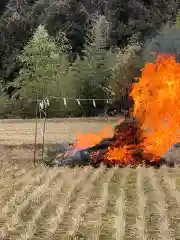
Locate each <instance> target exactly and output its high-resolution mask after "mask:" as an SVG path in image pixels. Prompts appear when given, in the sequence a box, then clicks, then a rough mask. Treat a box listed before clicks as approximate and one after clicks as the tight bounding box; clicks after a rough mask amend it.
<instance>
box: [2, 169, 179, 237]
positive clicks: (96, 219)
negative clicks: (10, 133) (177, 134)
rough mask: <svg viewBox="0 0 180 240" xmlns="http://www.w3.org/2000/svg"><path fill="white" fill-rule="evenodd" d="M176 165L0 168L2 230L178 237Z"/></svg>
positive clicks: (6, 232)
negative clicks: (150, 166)
mask: <svg viewBox="0 0 180 240" xmlns="http://www.w3.org/2000/svg"><path fill="white" fill-rule="evenodd" d="M178 174H179V173H178V169H171V170H169V169H167V168H164V169H161V170H154V169H144V168H138V169H136V170H135V169H128V168H127V169H118V168H111V169H107V168H106V167H104V166H101V167H100V168H97V169H94V168H91V167H84V168H74V169H69V168H54V169H48V168H45V167H43V166H39V167H37V168H35V169H33V168H27V169H23V168H21V167H19V168H18V167H17V166H16V167H12V168H11V172H10V169H8V168H7V169H3V171H2V170H1V179H0V188H1V189H0V191H1V198H0V209H1V210H0V232H1V236H2V237H4V236H9V237H10V238H11V239H22V240H23V239H34V240H36V239H47V240H48V239H104V240H105V239H179V238H178V237H179V236H180V235H179V234H180V230H179V224H180V220H179V219H180V212H179V210H180V205H179V196H180V189H179V187H178V185H177V183H176V177H177V176H178Z"/></svg>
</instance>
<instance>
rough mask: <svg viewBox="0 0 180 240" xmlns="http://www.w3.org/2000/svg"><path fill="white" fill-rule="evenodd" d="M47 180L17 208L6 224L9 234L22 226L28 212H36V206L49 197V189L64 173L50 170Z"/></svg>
mask: <svg viewBox="0 0 180 240" xmlns="http://www.w3.org/2000/svg"><path fill="white" fill-rule="evenodd" d="M48 173H49V176H48V175H47V179H46V180H45V181H44V183H42V184H41V185H40V186H39V187H37V188H36V187H35V188H34V190H33V192H32V193H30V195H29V196H27V198H26V199H25V201H23V202H22V203H21V204H20V205H18V206H17V208H16V209H15V212H13V214H12V215H11V216H10V219H9V220H8V222H7V223H6V224H5V225H6V229H8V231H9V232H11V231H14V230H15V229H16V228H18V226H21V225H22V222H23V216H24V215H25V214H26V211H27V212H28V211H32V209H33V210H35V208H36V205H37V204H40V203H41V198H43V197H45V196H47V194H48V191H49V188H50V187H51V185H52V184H53V182H54V181H55V180H56V179H57V178H58V177H59V176H60V175H62V171H55V170H51V171H50V170H49V171H48V172H47V174H48Z"/></svg>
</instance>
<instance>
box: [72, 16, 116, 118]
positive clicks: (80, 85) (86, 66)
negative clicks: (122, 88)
mask: <svg viewBox="0 0 180 240" xmlns="http://www.w3.org/2000/svg"><path fill="white" fill-rule="evenodd" d="M108 37H109V24H108V22H107V21H106V19H105V17H104V16H99V17H98V18H97V19H96V20H95V22H94V24H93V27H92V29H91V31H90V32H89V34H88V35H87V38H86V45H85V48H84V52H83V53H84V57H83V59H80V58H79V57H78V58H77V59H76V61H75V62H74V64H73V66H72V72H73V74H74V86H75V89H77V90H76V97H79V98H92V99H97V98H101V99H102V98H106V97H107V95H106V92H105V91H104V90H103V87H107V86H108V85H109V80H110V77H111V74H112V67H113V66H114V64H115V58H116V54H115V53H113V52H112V51H111V50H107V42H108ZM99 104H100V105H99V107H103V106H104V102H101V103H100V102H99ZM92 108H93V105H92V102H91V103H87V102H86V104H85V105H84V108H83V110H85V112H86V115H89V114H90V112H91V110H92Z"/></svg>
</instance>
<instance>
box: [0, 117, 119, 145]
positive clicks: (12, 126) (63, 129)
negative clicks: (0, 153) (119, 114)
mask: <svg viewBox="0 0 180 240" xmlns="http://www.w3.org/2000/svg"><path fill="white" fill-rule="evenodd" d="M117 120H119V119H118V118H111V122H113V123H116V122H117ZM106 124H108V120H105V119H104V118H97V120H93V121H92V119H86V120H82V119H49V120H48V121H47V124H46V133H45V140H46V142H48V143H54V142H56V141H62V140H74V139H75V138H76V134H77V132H81V133H87V132H99V131H100V130H101V129H102V128H103V126H105V125H106ZM41 128H43V121H42V120H41V121H39V122H38V139H37V142H38V143H40V142H42V137H41V134H40V129H41ZM34 134H35V120H0V136H1V138H0V144H8V145H13V144H14V145H17V144H32V143H33V142H34Z"/></svg>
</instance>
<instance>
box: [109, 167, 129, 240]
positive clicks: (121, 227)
mask: <svg viewBox="0 0 180 240" xmlns="http://www.w3.org/2000/svg"><path fill="white" fill-rule="evenodd" d="M129 174H130V170H129V169H126V171H125V172H124V173H122V172H121V175H122V179H121V182H120V183H119V190H118V197H117V199H116V205H115V216H114V221H113V222H114V226H113V230H114V234H113V237H114V238H113V239H115V240H123V239H124V236H125V234H126V233H125V230H126V205H125V203H126V188H127V185H126V184H127V182H128V176H129Z"/></svg>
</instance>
